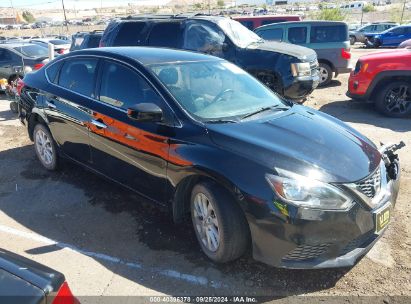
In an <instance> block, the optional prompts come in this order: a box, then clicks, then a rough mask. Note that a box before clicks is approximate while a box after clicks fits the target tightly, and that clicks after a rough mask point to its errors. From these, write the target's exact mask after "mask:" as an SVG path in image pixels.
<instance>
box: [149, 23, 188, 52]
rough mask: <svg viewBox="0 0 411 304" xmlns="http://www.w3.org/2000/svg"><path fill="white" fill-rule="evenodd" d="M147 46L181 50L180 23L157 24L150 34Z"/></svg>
mask: <svg viewBox="0 0 411 304" xmlns="http://www.w3.org/2000/svg"><path fill="white" fill-rule="evenodd" d="M148 44H149V45H152V46H162V47H170V48H181V47H182V45H183V29H182V28H181V25H180V23H177V22H176V23H168V22H167V23H157V24H155V25H154V26H153V29H152V30H151V33H150V38H149V40H148Z"/></svg>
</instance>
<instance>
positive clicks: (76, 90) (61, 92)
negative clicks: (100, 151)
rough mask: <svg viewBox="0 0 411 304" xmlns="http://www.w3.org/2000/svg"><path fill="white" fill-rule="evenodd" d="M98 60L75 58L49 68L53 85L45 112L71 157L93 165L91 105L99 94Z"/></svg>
mask: <svg viewBox="0 0 411 304" xmlns="http://www.w3.org/2000/svg"><path fill="white" fill-rule="evenodd" d="M97 66H98V59H96V58H92V57H90V58H88V57H73V58H69V59H67V60H64V61H59V62H57V63H55V64H53V65H51V66H49V67H48V68H47V69H46V73H47V75H48V79H49V81H50V82H51V83H52V85H53V88H52V90H50V91H49V92H52V93H46V94H45V96H44V98H45V102H44V106H45V108H44V112H45V114H46V116H47V119H48V121H49V123H48V126H49V128H50V131H51V133H52V135H53V138H54V140H55V141H56V143H57V145H58V146H59V147H60V149H61V150H62V151H63V153H64V154H65V155H67V156H68V157H70V158H72V159H74V160H76V161H79V162H81V163H84V164H86V165H89V163H90V160H91V158H90V146H89V135H88V133H89V131H88V128H89V127H90V124H91V123H92V122H93V121H92V116H91V111H90V109H89V105H90V103H91V100H92V98H94V97H95V89H96V74H97V73H96V72H97Z"/></svg>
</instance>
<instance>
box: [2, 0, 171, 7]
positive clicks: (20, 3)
mask: <svg viewBox="0 0 411 304" xmlns="http://www.w3.org/2000/svg"><path fill="white" fill-rule="evenodd" d="M139 2H140V3H143V4H146V3H147V2H146V1H140V0H115V1H113V0H64V4H65V6H66V8H67V9H73V8H74V7H75V8H76V9H86V8H95V7H100V6H103V7H107V6H121V5H128V3H133V4H136V5H138V4H139ZM153 2H163V3H166V2H167V1H166V0H162V1H153ZM12 3H13V5H14V7H16V8H27V9H30V8H32V9H44V8H61V0H11V1H10V0H0V7H11V5H12Z"/></svg>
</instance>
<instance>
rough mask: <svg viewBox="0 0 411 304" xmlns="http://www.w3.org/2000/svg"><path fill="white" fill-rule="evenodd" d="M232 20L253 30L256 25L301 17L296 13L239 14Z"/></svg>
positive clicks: (297, 19) (298, 19)
mask: <svg viewBox="0 0 411 304" xmlns="http://www.w3.org/2000/svg"><path fill="white" fill-rule="evenodd" d="M233 19H234V20H236V21H238V22H240V23H241V24H242V25H244V26H245V27H246V28H248V29H249V30H251V31H252V30H254V29H255V28H257V27H260V26H263V25H267V24H273V23H280V22H287V21H301V17H300V16H298V15H288V16H287V15H284V16H281V15H273V16H267V15H264V16H239V17H234V18H233Z"/></svg>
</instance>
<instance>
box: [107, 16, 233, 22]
mask: <svg viewBox="0 0 411 304" xmlns="http://www.w3.org/2000/svg"><path fill="white" fill-rule="evenodd" d="M193 19H195V20H207V21H211V22H218V21H219V20H224V19H227V17H224V16H211V15H189V16H186V15H183V14H181V15H137V16H129V17H127V18H124V19H119V20H118V19H117V20H114V22H147V21H152V22H181V21H184V20H193Z"/></svg>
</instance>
